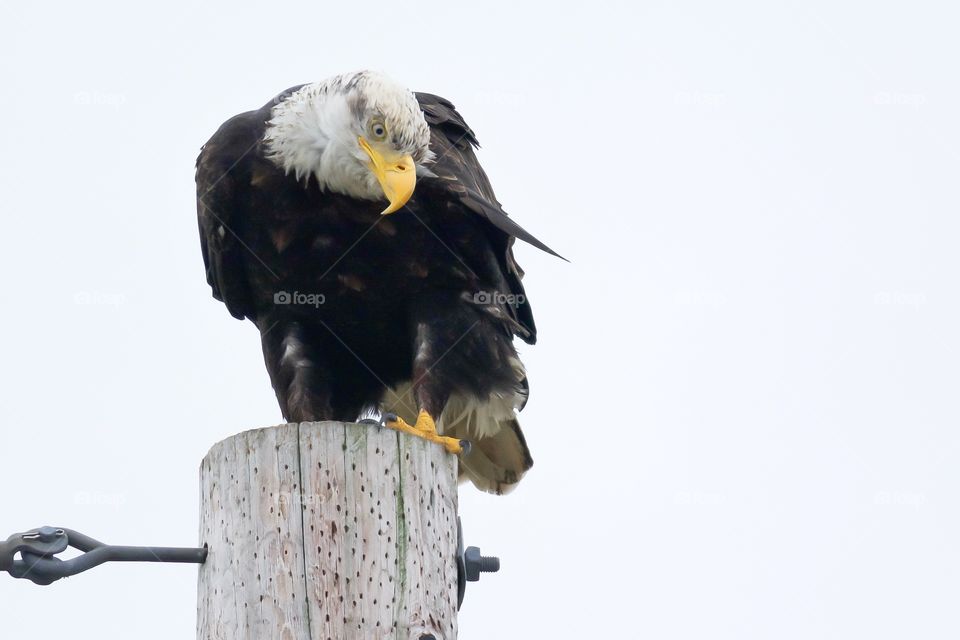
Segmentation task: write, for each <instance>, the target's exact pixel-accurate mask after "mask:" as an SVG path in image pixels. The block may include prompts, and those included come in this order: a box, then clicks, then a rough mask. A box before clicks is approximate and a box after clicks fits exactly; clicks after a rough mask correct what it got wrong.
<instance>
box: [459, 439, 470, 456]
mask: <svg viewBox="0 0 960 640" xmlns="http://www.w3.org/2000/svg"><path fill="white" fill-rule="evenodd" d="M460 448H461V449H463V452H462V453H463V455H467V454H468V453H470V449H472V448H473V445H472V444H470V441H469V440H461V441H460Z"/></svg>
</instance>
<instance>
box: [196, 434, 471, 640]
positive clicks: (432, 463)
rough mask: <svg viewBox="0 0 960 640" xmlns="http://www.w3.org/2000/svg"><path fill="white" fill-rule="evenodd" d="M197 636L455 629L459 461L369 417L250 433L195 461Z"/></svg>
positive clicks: (365, 637)
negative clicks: (202, 550) (199, 553)
mask: <svg viewBox="0 0 960 640" xmlns="http://www.w3.org/2000/svg"><path fill="white" fill-rule="evenodd" d="M200 483H201V491H202V495H201V506H200V536H201V540H200V542H201V544H202V545H207V546H208V548H209V554H208V556H207V560H206V563H205V564H204V565H203V566H202V567H201V569H200V581H199V594H198V597H199V599H198V617H197V638H198V640H328V639H329V640H343V639H354V638H355V639H357V640H371V639H380V638H398V639H403V640H408V639H412V640H419V639H420V638H423V637H424V636H426V637H428V638H429V637H430V636H433V637H434V638H436V640H453V639H455V638H456V637H457V618H456V612H457V564H456V552H457V460H456V457H454V456H452V455H450V454H448V453H447V452H446V451H444V449H443V447H441V446H438V445H435V444H432V443H429V442H426V441H424V440H422V439H420V438H416V437H411V436H408V435H405V434H399V433H398V432H396V431H393V430H390V429H385V428H381V427H379V426H377V425H367V424H347V423H341V422H319V423H302V424H285V425H280V426H277V427H270V428H266V429H257V430H254V431H247V432H245V433H241V434H239V435H236V436H233V437H232V438H228V439H226V440H224V441H223V442H220V443H218V444H216V445H214V447H213V448H212V449H211V450H210V453H209V454H207V457H206V458H204V460H203V463H202V465H201V468H200Z"/></svg>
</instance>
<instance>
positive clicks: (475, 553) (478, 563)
mask: <svg viewBox="0 0 960 640" xmlns="http://www.w3.org/2000/svg"><path fill="white" fill-rule="evenodd" d="M463 564H464V569H465V573H466V577H467V580H468V581H469V582H476V581H477V580H479V579H480V574H481V573H496V572H497V571H500V558H495V557H492V556H484V555H481V554H480V548H479V547H467V549H466V550H465V551H464V552H463Z"/></svg>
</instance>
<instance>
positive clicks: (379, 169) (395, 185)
mask: <svg viewBox="0 0 960 640" xmlns="http://www.w3.org/2000/svg"><path fill="white" fill-rule="evenodd" d="M359 141H360V146H361V147H362V148H363V150H364V151H366V152H367V155H368V156H370V170H371V171H373V175H375V176H376V177H377V182H379V183H380V188H381V189H383V195H385V196H387V200H389V201H390V205H389V206H388V207H387V208H386V209H384V210H383V212H382V213H381V215H386V214H388V213H393V212H394V211H398V210H399V209H400V208H401V207H403V205H405V204H407V200H409V199H410V196H412V195H413V188H414V187H415V186H416V184H417V170H416V167H415V166H414V164H413V157H411V156H410V154H407V155H404V156H401V155H397V154H382V153H380V152H379V151H377V150H376V149H374V148H373V147H371V146H370V143H369V142H367V141H366V140H365V139H364V138H363V136H360V138H359Z"/></svg>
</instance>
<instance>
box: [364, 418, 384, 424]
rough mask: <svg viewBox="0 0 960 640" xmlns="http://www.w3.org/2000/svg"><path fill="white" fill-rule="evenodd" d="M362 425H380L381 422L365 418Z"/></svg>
mask: <svg viewBox="0 0 960 640" xmlns="http://www.w3.org/2000/svg"><path fill="white" fill-rule="evenodd" d="M360 424H380V421H379V420H374V419H373V418H364V419H363V420H361V421H360Z"/></svg>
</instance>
